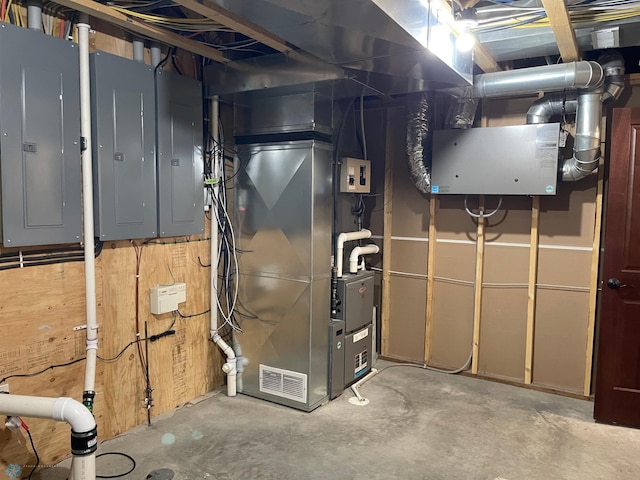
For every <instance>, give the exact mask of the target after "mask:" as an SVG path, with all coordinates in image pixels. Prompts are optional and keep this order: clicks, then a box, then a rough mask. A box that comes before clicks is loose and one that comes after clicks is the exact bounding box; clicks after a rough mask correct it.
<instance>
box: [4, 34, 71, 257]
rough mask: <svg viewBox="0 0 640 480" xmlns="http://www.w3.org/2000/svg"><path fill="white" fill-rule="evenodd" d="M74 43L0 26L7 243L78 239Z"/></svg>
mask: <svg viewBox="0 0 640 480" xmlns="http://www.w3.org/2000/svg"><path fill="white" fill-rule="evenodd" d="M78 71H79V68H78V48H77V45H75V44H74V43H71V42H68V41H65V40H62V39H58V38H54V37H51V36H48V35H44V34H42V33H40V32H34V31H32V30H27V29H25V28H19V27H15V26H12V25H9V24H6V23H2V24H0V85H1V86H2V95H0V131H1V134H0V176H1V177H2V182H1V185H2V188H1V193H2V195H1V201H0V203H1V204H2V222H1V228H0V230H1V231H2V243H3V245H4V246H6V247H14V246H16V247H17V246H26V245H47V244H57V243H76V242H79V241H80V240H81V234H82V216H81V211H80V205H81V189H82V181H81V170H80V93H79V89H80V85H79V73H78Z"/></svg>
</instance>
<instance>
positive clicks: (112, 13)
mask: <svg viewBox="0 0 640 480" xmlns="http://www.w3.org/2000/svg"><path fill="white" fill-rule="evenodd" d="M55 3H57V4H59V5H62V6H64V7H67V8H71V9H73V10H77V11H78V12H81V13H86V14H87V15H90V16H92V17H94V18H98V19H100V20H104V21H106V22H109V23H112V24H114V25H117V26H118V27H120V28H123V29H124V30H127V31H129V32H133V33H137V34H138V35H142V36H144V37H148V38H152V39H153V40H157V41H159V42H161V43H164V44H166V45H170V46H174V47H178V48H182V49H184V50H187V51H189V52H191V53H195V54H197V55H202V56H203V57H206V58H209V59H211V60H213V61H216V62H220V63H227V62H229V61H230V60H229V59H228V58H226V57H225V56H224V55H223V54H222V53H221V52H220V51H218V50H216V49H215V48H212V47H209V46H207V45H204V44H202V43H200V42H196V41H194V40H191V39H189V38H186V37H183V36H182V35H178V34H177V33H174V32H171V31H169V30H166V29H164V28H161V27H157V26H155V25H151V24H149V23H145V22H141V21H140V20H136V19H135V18H131V17H129V16H127V15H125V14H123V13H120V12H118V11H117V10H115V9H113V8H112V7H110V6H108V5H103V4H101V3H98V2H94V1H93V0H55Z"/></svg>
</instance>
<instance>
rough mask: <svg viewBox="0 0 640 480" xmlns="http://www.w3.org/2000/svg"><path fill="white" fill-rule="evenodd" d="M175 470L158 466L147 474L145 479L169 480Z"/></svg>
mask: <svg viewBox="0 0 640 480" xmlns="http://www.w3.org/2000/svg"><path fill="white" fill-rule="evenodd" d="M174 475H175V472H174V471H173V470H171V469H170V468H160V469H159V470H154V471H152V472H151V473H149V475H147V477H146V478H147V480H171V479H172V478H173V476H174Z"/></svg>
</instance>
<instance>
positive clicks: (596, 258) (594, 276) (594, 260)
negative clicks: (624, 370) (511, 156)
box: [582, 122, 606, 397]
mask: <svg viewBox="0 0 640 480" xmlns="http://www.w3.org/2000/svg"><path fill="white" fill-rule="evenodd" d="M603 123H605V124H606V122H603ZM603 133H604V130H603ZM603 138H604V135H603ZM603 189H604V156H601V157H600V164H599V165H598V190H597V193H596V219H595V225H594V227H593V252H592V253H591V255H592V256H591V279H590V281H589V320H588V322H589V323H588V324H587V349H586V350H587V351H586V359H585V369H584V390H583V392H582V393H584V396H585V397H588V396H589V395H591V375H592V369H593V347H594V345H593V342H594V338H595V329H596V312H597V304H598V288H599V286H600V285H599V283H600V280H599V275H598V274H599V270H600V269H599V267H600V237H601V233H602V194H603Z"/></svg>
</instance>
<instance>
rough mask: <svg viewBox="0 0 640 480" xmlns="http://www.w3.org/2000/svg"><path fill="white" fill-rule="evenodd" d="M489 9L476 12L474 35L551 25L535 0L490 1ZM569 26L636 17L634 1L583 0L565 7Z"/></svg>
mask: <svg viewBox="0 0 640 480" xmlns="http://www.w3.org/2000/svg"><path fill="white" fill-rule="evenodd" d="M491 3H493V4H495V5H493V6H488V7H481V8H478V9H477V21H478V26H477V27H475V28H474V29H473V31H474V32H475V33H487V32H493V31H498V30H505V29H509V28H537V27H549V26H551V24H550V22H549V19H548V17H547V13H546V11H545V9H544V7H542V5H541V4H540V2H539V1H532V0H520V1H511V2H503V1H496V0H493V1H492V2H491ZM567 9H568V11H569V16H570V17H571V22H572V23H573V24H587V23H596V22H611V21H619V20H626V19H629V18H634V17H638V16H640V1H638V0H583V1H579V2H573V3H572V2H569V4H568V5H567Z"/></svg>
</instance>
